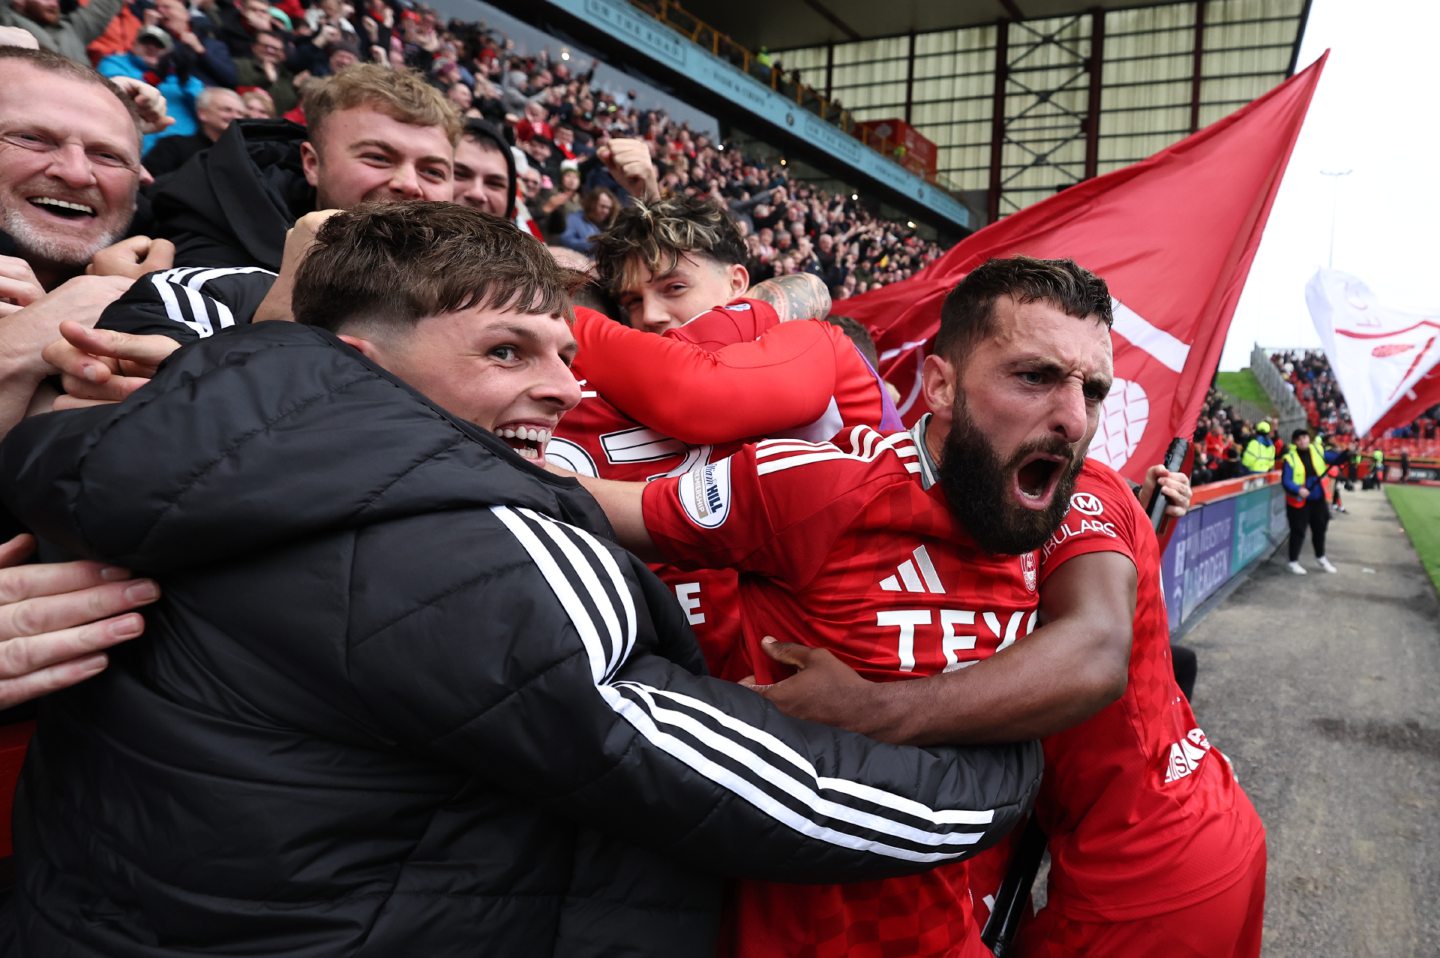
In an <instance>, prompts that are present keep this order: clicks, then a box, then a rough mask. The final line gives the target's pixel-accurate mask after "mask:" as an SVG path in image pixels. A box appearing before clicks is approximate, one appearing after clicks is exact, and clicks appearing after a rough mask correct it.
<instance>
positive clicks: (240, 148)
mask: <svg viewBox="0 0 1440 958" xmlns="http://www.w3.org/2000/svg"><path fill="white" fill-rule="evenodd" d="M305 112H306V119H307V121H308V122H309V129H308V134H307V131H306V130H305V129H302V128H301V127H298V126H296V125H295V124H293V123H287V122H285V121H281V120H272V121H243V122H237V123H232V124H231V125H230V128H229V129H228V130H226V131H225V133H224V135H222V136H221V137H220V139H219V141H218V142H217V143H216V144H215V146H214V147H212V148H211V149H209V150H207V151H205V152H204V153H202V154H200V155H199V156H196V157H194V158H192V159H191V160H190V162H188V163H187V164H185V165H184V166H182V167H181V168H180V169H179V170H178V171H176V172H175V174H174V175H173V176H172V177H171V178H170V179H169V180H167V181H166V182H164V183H163V184H161V185H160V187H159V189H158V190H157V191H156V195H155V216H156V219H157V221H158V222H159V228H160V231H161V232H162V234H163V235H166V236H168V237H170V238H172V239H173V240H174V241H175V246H176V256H175V263H176V265H177V266H207V267H222V266H232V267H246V266H263V267H265V268H266V269H270V270H275V269H278V268H279V266H280V263H281V259H282V254H283V251H284V246H285V233H286V231H287V230H288V229H289V228H290V227H291V226H292V225H293V224H294V222H295V221H296V220H297V219H299V218H300V217H301V216H303V215H305V214H306V213H309V212H312V211H314V210H317V209H350V208H352V207H354V206H357V205H358V204H360V203H364V202H391V201H395V200H448V199H450V198H451V196H452V194H453V191H454V163H455V143H456V141H457V140H458V139H459V136H460V120H459V117H458V116H457V115H456V114H455V111H454V110H453V109H452V108H451V106H450V104H449V103H447V102H446V100H445V98H444V96H443V95H441V93H440V91H438V90H436V89H435V88H434V87H432V86H430V85H429V84H428V83H426V82H425V81H424V79H422V78H421V77H420V76H418V75H417V74H415V73H413V72H411V71H408V70H398V71H397V70H389V69H386V68H384V67H379V66H375V65H373V64H360V65H357V66H355V67H352V68H350V69H348V70H346V71H344V72H343V73H340V74H338V75H336V76H333V77H327V78H326V79H324V80H322V81H319V82H317V83H316V84H315V85H314V86H313V87H311V88H310V92H308V93H307V95H306V101H305ZM262 200H263V201H262Z"/></svg>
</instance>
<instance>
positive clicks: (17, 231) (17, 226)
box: [0, 197, 130, 270]
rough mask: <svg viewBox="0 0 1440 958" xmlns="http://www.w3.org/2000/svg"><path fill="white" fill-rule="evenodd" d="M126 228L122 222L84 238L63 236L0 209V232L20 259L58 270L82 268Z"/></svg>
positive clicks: (92, 201) (92, 202)
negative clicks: (13, 244)
mask: <svg viewBox="0 0 1440 958" xmlns="http://www.w3.org/2000/svg"><path fill="white" fill-rule="evenodd" d="M22 202H23V201H22ZM77 202H82V203H88V204H89V205H91V206H93V207H95V208H96V209H99V208H100V207H99V205H98V204H99V200H98V199H92V198H90V197H86V198H83V199H79V200H77ZM129 225H130V224H129V221H128V219H127V221H126V222H124V223H119V224H112V225H111V226H109V227H108V228H105V229H103V231H102V232H100V233H98V234H95V235H92V236H90V237H88V238H87V237H85V236H83V235H76V233H67V232H66V231H65V230H64V229H63V228H61V227H58V226H50V225H48V224H47V225H45V226H37V225H36V224H35V223H33V222H31V221H30V220H29V219H27V218H26V217H25V214H24V212H23V211H21V210H19V209H0V229H3V230H4V231H5V232H6V233H9V234H10V238H11V239H12V240H14V241H15V247H16V249H18V250H19V251H20V256H21V258H23V259H26V260H32V261H37V262H41V263H47V264H49V265H50V266H53V267H57V268H59V269H62V270H81V269H84V268H85V266H86V265H87V264H88V263H89V262H90V259H91V257H93V256H94V255H95V254H96V253H98V252H100V251H101V250H102V249H104V248H105V247H107V246H110V245H111V244H113V243H115V242H117V241H118V240H120V238H121V237H123V236H124V235H125V228H126V227H127V226H129ZM77 232H78V231H77Z"/></svg>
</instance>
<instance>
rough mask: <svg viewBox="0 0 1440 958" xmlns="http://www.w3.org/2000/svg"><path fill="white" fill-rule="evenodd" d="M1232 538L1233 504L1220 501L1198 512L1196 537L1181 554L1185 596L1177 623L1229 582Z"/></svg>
mask: <svg viewBox="0 0 1440 958" xmlns="http://www.w3.org/2000/svg"><path fill="white" fill-rule="evenodd" d="M1234 535H1235V500H1234V499H1221V500H1220V501H1219V502H1212V503H1209V504H1208V505H1206V506H1205V508H1204V509H1202V510H1200V533H1199V535H1197V536H1195V537H1194V539H1193V541H1192V544H1191V547H1190V548H1189V549H1187V550H1186V554H1185V571H1184V580H1185V596H1184V604H1183V607H1182V608H1181V610H1180V619H1181V621H1184V620H1185V619H1188V618H1190V614H1191V613H1192V612H1194V611H1195V609H1196V607H1197V606H1199V605H1200V603H1202V602H1204V601H1205V600H1206V599H1208V598H1210V596H1211V595H1213V594H1214V593H1215V590H1216V589H1219V588H1220V587H1221V586H1222V585H1224V584H1225V580H1227V579H1229V578H1230V551H1231V541H1230V540H1231V539H1232V538H1233V537H1234Z"/></svg>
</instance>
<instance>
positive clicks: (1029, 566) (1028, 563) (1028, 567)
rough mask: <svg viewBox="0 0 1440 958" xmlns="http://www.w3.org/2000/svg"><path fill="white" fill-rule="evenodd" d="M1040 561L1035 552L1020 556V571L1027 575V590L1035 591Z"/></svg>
mask: <svg viewBox="0 0 1440 958" xmlns="http://www.w3.org/2000/svg"><path fill="white" fill-rule="evenodd" d="M1039 567H1040V566H1039V563H1038V562H1036V561H1035V553H1033V552H1027V553H1025V554H1024V555H1022V556H1021V557H1020V572H1021V574H1022V575H1023V576H1024V577H1025V591H1026V592H1034V591H1035V584H1036V575H1037V571H1038V569H1039Z"/></svg>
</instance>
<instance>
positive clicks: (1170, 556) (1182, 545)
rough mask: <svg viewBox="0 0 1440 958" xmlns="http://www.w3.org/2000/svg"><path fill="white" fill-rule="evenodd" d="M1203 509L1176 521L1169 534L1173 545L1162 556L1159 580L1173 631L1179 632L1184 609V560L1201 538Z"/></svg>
mask: <svg viewBox="0 0 1440 958" xmlns="http://www.w3.org/2000/svg"><path fill="white" fill-rule="evenodd" d="M1203 511H1204V509H1203V508H1202V509H1199V510H1196V511H1194V512H1189V513H1186V514H1185V515H1183V516H1181V517H1180V518H1179V519H1176V520H1174V522H1175V531H1174V532H1173V533H1171V535H1170V544H1169V545H1168V546H1166V547H1165V554H1164V555H1162V556H1161V557H1160V581H1161V584H1162V586H1163V588H1164V590H1165V611H1166V613H1167V615H1168V616H1169V618H1170V631H1171V632H1178V631H1179V630H1180V623H1181V621H1182V619H1181V616H1180V613H1181V611H1182V610H1183V609H1184V608H1185V560H1186V558H1188V556H1189V554H1190V548H1191V544H1192V542H1193V543H1198V540H1199V538H1200V513H1201V512H1203Z"/></svg>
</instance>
